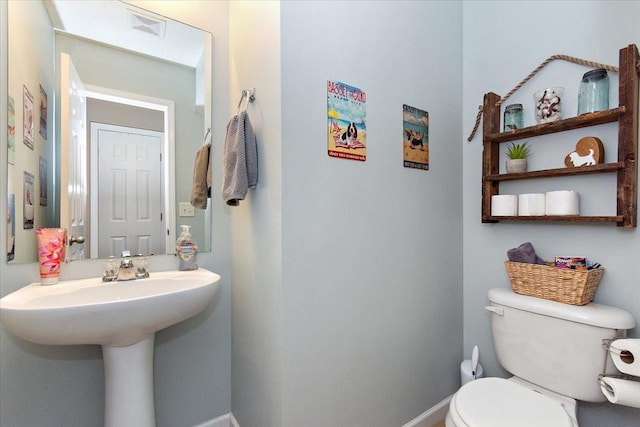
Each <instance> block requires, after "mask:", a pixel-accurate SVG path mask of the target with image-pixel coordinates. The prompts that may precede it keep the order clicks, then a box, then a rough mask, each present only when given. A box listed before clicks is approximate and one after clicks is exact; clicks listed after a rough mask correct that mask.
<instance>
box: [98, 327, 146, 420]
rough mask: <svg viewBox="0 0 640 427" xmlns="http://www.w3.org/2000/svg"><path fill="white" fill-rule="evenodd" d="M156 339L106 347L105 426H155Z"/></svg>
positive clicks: (103, 353) (104, 351)
mask: <svg viewBox="0 0 640 427" xmlns="http://www.w3.org/2000/svg"><path fill="white" fill-rule="evenodd" d="M154 337H155V336H154V335H151V336H150V337H147V338H145V339H143V340H142V341H139V342H137V343H135V344H132V345H129V346H126V347H112V346H107V345H103V346H102V355H103V358H104V381H105V409H104V411H105V412H104V425H105V427H122V426H136V427H155V425H156V419H155V408H154V394H153V393H154V392H153V341H154Z"/></svg>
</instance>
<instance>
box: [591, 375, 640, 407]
mask: <svg viewBox="0 0 640 427" xmlns="http://www.w3.org/2000/svg"><path fill="white" fill-rule="evenodd" d="M600 389H601V390H602V394H604V396H605V397H606V398H607V400H608V401H609V402H611V403H615V404H616V405H624V406H631V407H632V408H640V382H638V381H631V380H623V379H620V378H613V377H602V378H601V379H600Z"/></svg>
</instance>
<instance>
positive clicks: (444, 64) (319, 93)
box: [231, 2, 462, 427]
mask: <svg viewBox="0 0 640 427" xmlns="http://www.w3.org/2000/svg"><path fill="white" fill-rule="evenodd" d="M327 5H328V3H325V2H282V3H280V6H279V7H280V12H279V19H280V22H278V14H277V12H278V11H277V9H276V6H275V5H274V4H273V3H271V4H270V5H269V4H268V3H265V2H253V3H251V2H249V3H247V2H241V4H233V6H232V31H231V33H232V52H233V61H232V68H234V67H235V68H236V69H237V72H236V74H235V76H236V77H237V80H238V86H237V87H238V89H239V88H240V87H248V86H253V85H255V86H256V87H257V88H258V92H257V100H256V102H255V104H254V105H252V106H251V107H250V109H249V113H250V117H251V119H252V120H253V121H254V127H255V128H256V129H257V131H258V141H259V147H260V150H259V158H260V159H261V163H260V168H261V169H260V173H261V176H260V179H261V181H260V184H259V186H258V189H257V190H256V191H255V192H252V193H251V195H250V197H249V199H248V200H247V201H246V202H243V203H241V205H240V207H239V208H238V209H236V211H237V212H235V211H234V212H233V214H232V215H233V219H232V226H233V232H232V233H233V238H232V242H233V252H232V253H233V257H232V258H233V308H232V324H233V333H232V336H233V340H232V348H233V353H232V378H233V384H232V404H233V408H232V410H233V414H234V416H235V417H236V419H237V420H238V422H239V424H240V425H241V426H243V427H251V426H273V427H276V426H301V425H304V426H327V425H341V426H353V425H367V426H391V425H401V424H403V423H405V422H408V421H409V420H411V419H412V418H413V417H415V416H417V415H419V414H420V413H421V412H423V411H424V410H426V409H427V408H429V407H430V406H432V405H434V404H436V403H438V402H439V401H440V400H442V399H444V398H445V397H446V396H447V395H449V394H451V393H453V391H454V390H455V389H456V388H457V385H458V377H457V375H456V372H457V370H458V364H459V360H460V358H461V356H462V353H461V348H462V347H461V346H462V329H461V326H462V306H461V304H462V275H461V267H460V262H461V260H460V254H461V251H462V248H461V243H462V230H461V228H460V227H459V224H460V222H461V205H462V198H461V197H462V196H461V193H460V191H459V189H460V187H461V175H460V173H459V168H458V161H459V159H460V156H461V153H460V149H461V148H460V147H461V146H460V145H459V144H458V143H457V141H459V140H460V139H461V138H462V135H461V127H462V126H461V125H462V124H461V122H460V115H459V111H460V108H461V104H460V100H461V87H460V85H459V84H458V83H457V82H459V81H460V79H461V70H462V68H461V67H462V57H461V56H460V52H461V37H462V35H461V34H462V33H461V16H462V15H461V4H460V3H433V2H402V3H399V2H369V3H367V6H366V7H362V5H363V3H359V2H333V3H330V7H327ZM274 9H276V10H274ZM351 17H356V18H355V19H351ZM338 22H340V23H341V24H340V25H338V24H337V23H338ZM383 29H384V30H383ZM278 46H280V49H281V50H280V51H278ZM274 73H275V75H273V74H274ZM278 73H281V75H280V76H278ZM333 79H335V80H339V81H341V82H344V83H347V84H350V85H354V86H357V87H360V88H361V89H362V90H364V91H365V92H366V93H367V103H366V110H367V145H368V149H367V161H366V162H364V163H361V162H356V161H349V160H339V159H333V158H330V157H329V156H328V155H327V102H326V97H327V87H326V84H327V80H333ZM232 80H233V79H232ZM280 85H281V99H279V98H278V94H276V95H273V94H272V92H273V91H275V90H277V89H278V86H280ZM234 91H235V88H234V90H232V93H233V92H234ZM265 91H266V92H267V93H266V94H265ZM271 96H274V98H273V99H271ZM403 103H406V104H409V105H412V106H415V107H418V108H421V109H424V110H427V111H428V112H429V114H430V124H431V126H430V134H429V140H430V156H431V165H430V166H431V170H429V171H428V172H425V171H419V170H415V169H405V168H404V167H403V163H402V137H403V135H402V104H403ZM279 107H280V108H281V117H278V111H279ZM279 126H280V132H279V133H278V132H277V130H278V127H279ZM280 188H281V191H280Z"/></svg>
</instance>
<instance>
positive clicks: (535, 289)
mask: <svg viewBox="0 0 640 427" xmlns="http://www.w3.org/2000/svg"><path fill="white" fill-rule="evenodd" d="M504 266H505V268H506V270H507V274H508V275H509V281H510V282H511V287H512V288H513V291H514V292H515V293H518V294H522V295H529V296H533V297H538V298H544V299H548V300H551V301H556V302H563V303H565V304H572V305H585V304H587V303H589V302H591V301H592V300H593V296H594V295H595V293H596V289H597V288H598V284H599V283H600V279H601V278H602V275H603V274H604V268H602V267H598V268H594V269H592V270H571V269H566V268H557V267H555V266H553V263H548V265H540V264H528V263H523V262H513V261H505V263H504Z"/></svg>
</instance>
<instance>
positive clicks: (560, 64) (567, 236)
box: [462, 1, 640, 427]
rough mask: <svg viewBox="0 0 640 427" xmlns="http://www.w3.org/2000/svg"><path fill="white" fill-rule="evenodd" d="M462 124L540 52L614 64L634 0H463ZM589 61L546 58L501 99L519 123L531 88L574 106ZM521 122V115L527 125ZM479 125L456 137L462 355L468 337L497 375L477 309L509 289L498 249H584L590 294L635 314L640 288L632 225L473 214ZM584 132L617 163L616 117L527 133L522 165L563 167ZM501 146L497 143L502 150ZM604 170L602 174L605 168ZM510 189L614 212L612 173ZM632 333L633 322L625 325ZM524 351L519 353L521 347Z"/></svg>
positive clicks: (637, 237) (615, 415)
mask: <svg viewBox="0 0 640 427" xmlns="http://www.w3.org/2000/svg"><path fill="white" fill-rule="evenodd" d="M463 10H464V23H463V28H464V41H463V46H464V54H463V58H464V67H463V68H464V78H463V86H464V88H465V90H464V95H463V111H462V117H463V122H462V126H463V131H464V137H465V138H466V137H467V136H468V134H469V132H470V131H471V128H472V126H473V123H474V121H475V116H476V112H477V109H478V105H481V104H482V97H483V95H484V93H485V92H489V91H493V92H495V93H497V94H500V95H501V96H504V95H505V94H507V93H508V92H509V91H510V90H511V89H512V88H513V87H515V86H516V84H518V83H519V82H520V81H521V80H522V79H523V78H524V77H525V76H527V75H528V74H529V73H530V72H531V71H532V70H533V69H534V68H535V67H537V66H538V65H539V64H540V63H542V62H543V61H544V60H545V59H547V58H548V57H549V56H551V55H554V54H567V55H571V56H574V57H578V58H582V59H586V60H591V61H595V62H600V63H604V64H610V65H615V66H617V65H618V51H619V49H620V48H622V47H626V46H627V45H629V44H632V43H636V44H638V43H639V42H640V27H638V25H637V17H638V16H640V3H638V2H629V1H607V2H605V1H553V2H551V1H549V2H546V1H536V2H493V1H478V2H465V3H464V7H463ZM589 69H590V68H589V67H584V66H580V65H576V64H571V63H568V62H565V61H553V62H552V63H551V64H549V65H548V66H547V67H545V68H544V69H543V70H542V71H541V72H540V73H538V74H537V75H536V76H535V77H534V78H533V79H532V80H531V81H530V82H528V83H527V84H526V85H525V86H523V87H522V88H521V89H520V90H519V91H518V92H516V94H514V95H513V96H512V97H511V98H509V100H508V101H507V104H508V103H512V102H520V103H522V104H523V105H524V107H525V111H526V112H525V122H528V124H529V125H531V124H533V113H532V111H533V109H532V108H531V106H532V103H533V101H532V94H533V92H534V91H536V90H538V89H540V88H543V87H548V86H564V87H565V96H564V98H563V103H565V102H566V104H565V106H564V107H563V110H564V113H565V116H566V117H569V116H573V115H575V114H576V111H577V89H578V84H579V82H580V79H581V77H582V74H583V73H584V72H585V71H588V70H589ZM610 78H611V95H612V96H611V105H612V106H616V105H617V104H618V96H617V76H616V75H615V74H613V73H610ZM526 124H527V123H525V125H526ZM481 132H482V126H481V127H480V129H479V134H478V135H477V136H476V137H475V139H474V140H473V142H471V143H467V142H466V141H464V142H462V145H463V147H464V148H463V163H464V168H463V183H464V185H463V192H464V194H465V199H464V220H463V227H464V260H465V262H464V354H465V355H467V356H468V355H470V354H471V349H472V348H473V346H474V345H478V346H479V348H480V359H481V363H482V365H483V366H484V367H485V372H486V373H487V374H488V375H504V376H506V375H507V373H506V372H504V371H503V370H502V369H501V368H500V366H499V365H498V363H497V360H496V357H495V354H494V352H493V348H492V341H491V336H490V330H489V316H488V314H487V312H486V311H485V310H484V306H485V305H486V304H487V298H486V295H487V291H488V290H489V289H490V288H493V287H509V282H508V278H507V275H506V273H505V271H504V267H503V262H504V260H505V259H506V251H507V250H508V249H510V248H512V247H515V246H518V245H519V244H520V243H523V242H527V241H531V242H532V243H533V245H534V247H535V249H536V251H537V252H538V253H539V254H540V255H541V256H542V257H543V258H545V259H553V257H554V256H555V255H563V254H564V255H567V254H568V255H576V254H580V255H582V254H584V255H585V256H588V257H589V258H591V259H594V260H597V261H599V262H601V263H602V264H603V265H604V267H605V268H606V272H605V274H604V276H603V278H602V281H601V282H600V285H599V287H598V290H597V292H596V296H595V301H596V302H599V303H604V304H610V305H614V306H618V307H621V308H624V309H626V310H627V311H629V312H630V313H631V314H632V315H633V316H634V317H635V318H636V321H640V304H638V302H639V301H640V286H638V279H637V273H636V271H635V269H634V268H633V266H634V265H635V263H636V262H637V260H638V248H640V233H639V231H638V229H637V228H634V229H621V228H617V227H616V226H615V224H563V223H544V222H541V223H540V222H535V223H499V224H482V223H481V222H480V206H481V203H480V196H481V192H480V188H481V170H482V133H481ZM585 135H595V136H599V137H600V138H601V139H602V141H603V143H604V144H605V157H606V160H607V161H609V162H613V161H616V158H617V152H616V141H617V132H616V126H615V125H613V124H612V125H604V126H599V127H597V128H588V129H581V130H576V131H571V132H564V133H562V134H558V135H549V136H547V137H543V138H536V139H532V140H531V142H532V144H533V145H532V148H533V155H532V156H531V158H530V166H531V167H530V169H542V168H547V167H563V159H564V156H565V155H566V154H567V153H569V152H571V151H573V150H574V149H575V143H576V142H577V141H578V139H580V138H581V137H583V136H585ZM501 151H503V150H502V149H501ZM610 175H611V174H610ZM503 186H504V191H505V192H507V193H511V194H519V193H527V192H544V191H550V190H561V189H575V190H578V191H579V192H580V195H581V199H580V203H581V206H580V209H581V212H582V213H585V214H589V213H591V214H608V215H612V214H615V174H613V175H611V176H609V175H593V176H590V177H580V178H577V179H576V178H560V179H557V180H556V179H545V180H538V181H534V182H523V183H522V184H521V185H520V186H515V185H514V186H509V185H505V184H501V189H502V187H503ZM631 334H632V335H634V336H636V337H637V336H640V333H639V332H638V328H636V329H635V330H633V331H631ZM523 357H526V355H523ZM578 418H579V421H580V426H581V427H583V426H585V427H603V426H634V425H637V424H638V419H640V410H637V409H630V408H626V407H621V406H615V405H611V404H608V403H606V404H597V405H596V404H591V405H586V404H579V406H578Z"/></svg>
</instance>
